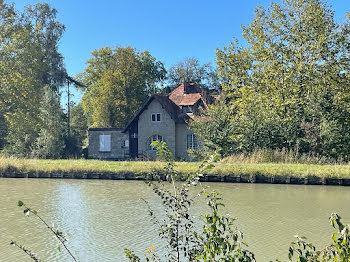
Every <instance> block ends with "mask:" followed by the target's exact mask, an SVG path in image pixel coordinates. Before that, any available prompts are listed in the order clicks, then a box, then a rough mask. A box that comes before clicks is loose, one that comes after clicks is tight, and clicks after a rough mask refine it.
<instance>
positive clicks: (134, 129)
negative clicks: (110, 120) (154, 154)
mask: <svg viewBox="0 0 350 262" xmlns="http://www.w3.org/2000/svg"><path fill="white" fill-rule="evenodd" d="M137 123H138V121H137V120H136V121H134V122H133V123H132V124H131V125H130V129H129V141H130V145H129V150H130V157H131V158H137V156H138V150H139V147H138V125H137Z"/></svg>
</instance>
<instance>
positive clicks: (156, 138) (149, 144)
mask: <svg viewBox="0 0 350 262" xmlns="http://www.w3.org/2000/svg"><path fill="white" fill-rule="evenodd" d="M154 141H158V142H163V141H164V139H163V136H161V135H152V136H151V137H150V138H148V140H147V143H148V149H149V150H156V148H155V147H154V146H152V142H154Z"/></svg>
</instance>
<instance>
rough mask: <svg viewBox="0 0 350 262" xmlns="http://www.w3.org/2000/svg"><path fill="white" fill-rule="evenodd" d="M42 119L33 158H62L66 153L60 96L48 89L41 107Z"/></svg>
mask: <svg viewBox="0 0 350 262" xmlns="http://www.w3.org/2000/svg"><path fill="white" fill-rule="evenodd" d="M39 110H40V115H39V117H40V119H45V121H44V122H43V123H42V126H41V128H40V132H39V134H38V137H37V138H36V140H35V143H34V146H33V150H32V156H34V157H36V158H61V157H62V156H63V153H64V148H65V144H64V136H65V125H64V121H63V110H62V108H61V106H60V100H59V96H58V95H57V94H56V93H55V92H54V91H52V90H51V88H49V87H46V88H45V89H44V94H43V100H42V101H41V104H40V107H39Z"/></svg>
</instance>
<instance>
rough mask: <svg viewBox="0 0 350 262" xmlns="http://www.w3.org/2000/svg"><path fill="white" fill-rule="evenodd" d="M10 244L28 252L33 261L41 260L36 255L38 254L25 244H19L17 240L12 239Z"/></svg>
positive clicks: (38, 261)
mask: <svg viewBox="0 0 350 262" xmlns="http://www.w3.org/2000/svg"><path fill="white" fill-rule="evenodd" d="M10 245H12V246H15V247H18V248H19V249H21V250H22V251H23V252H24V253H26V254H27V255H28V256H29V257H30V258H31V259H32V260H33V261H35V262H40V259H39V258H37V257H36V255H35V254H34V253H33V252H32V251H30V250H29V249H28V248H26V247H25V246H22V245H20V244H17V242H16V241H13V240H11V242H10Z"/></svg>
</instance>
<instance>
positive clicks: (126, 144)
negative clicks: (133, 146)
mask: <svg viewBox="0 0 350 262" xmlns="http://www.w3.org/2000/svg"><path fill="white" fill-rule="evenodd" d="M123 146H124V147H129V139H126V140H124V145H123Z"/></svg>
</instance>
